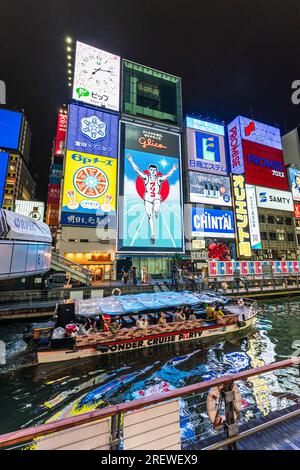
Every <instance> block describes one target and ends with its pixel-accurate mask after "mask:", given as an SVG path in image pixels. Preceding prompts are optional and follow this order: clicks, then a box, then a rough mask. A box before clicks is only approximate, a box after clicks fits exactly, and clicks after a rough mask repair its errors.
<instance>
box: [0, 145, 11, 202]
mask: <svg viewBox="0 0 300 470" xmlns="http://www.w3.org/2000/svg"><path fill="white" fill-rule="evenodd" d="M8 159H9V154H8V153H6V152H0V208H1V207H2V204H3V197H4V189H5V183H6V174H7V165H8Z"/></svg>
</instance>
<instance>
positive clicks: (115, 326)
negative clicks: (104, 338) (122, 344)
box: [109, 319, 121, 335]
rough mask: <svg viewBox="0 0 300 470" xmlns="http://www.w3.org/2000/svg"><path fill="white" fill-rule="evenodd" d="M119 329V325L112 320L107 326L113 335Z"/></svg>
mask: <svg viewBox="0 0 300 470" xmlns="http://www.w3.org/2000/svg"><path fill="white" fill-rule="evenodd" d="M120 329H121V325H120V324H119V323H118V322H117V321H116V320H115V319H113V320H112V321H111V323H110V325H109V330H110V332H111V333H112V334H113V335H116V334H117V333H118V332H119V331H120Z"/></svg>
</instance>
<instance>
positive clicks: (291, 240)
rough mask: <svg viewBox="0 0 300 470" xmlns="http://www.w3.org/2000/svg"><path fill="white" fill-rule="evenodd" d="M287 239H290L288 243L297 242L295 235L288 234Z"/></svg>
mask: <svg viewBox="0 0 300 470" xmlns="http://www.w3.org/2000/svg"><path fill="white" fill-rule="evenodd" d="M287 239H288V242H293V241H295V237H294V234H293V233H288V234H287Z"/></svg>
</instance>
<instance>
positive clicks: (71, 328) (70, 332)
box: [66, 323, 78, 338]
mask: <svg viewBox="0 0 300 470" xmlns="http://www.w3.org/2000/svg"><path fill="white" fill-rule="evenodd" d="M77 332H78V326H77V325H75V324H74V323H69V324H68V325H66V336H67V337H68V338H70V337H71V338H75V337H76V336H77Z"/></svg>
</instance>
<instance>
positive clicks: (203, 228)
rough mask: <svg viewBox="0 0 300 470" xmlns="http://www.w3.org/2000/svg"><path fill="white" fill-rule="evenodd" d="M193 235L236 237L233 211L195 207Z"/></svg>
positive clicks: (193, 209)
mask: <svg viewBox="0 0 300 470" xmlns="http://www.w3.org/2000/svg"><path fill="white" fill-rule="evenodd" d="M192 235H193V236H198V237H199V236H201V237H207V238H209V237H211V238H234V219H233V212H231V211H220V210H215V209H204V208H203V207H193V208H192Z"/></svg>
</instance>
